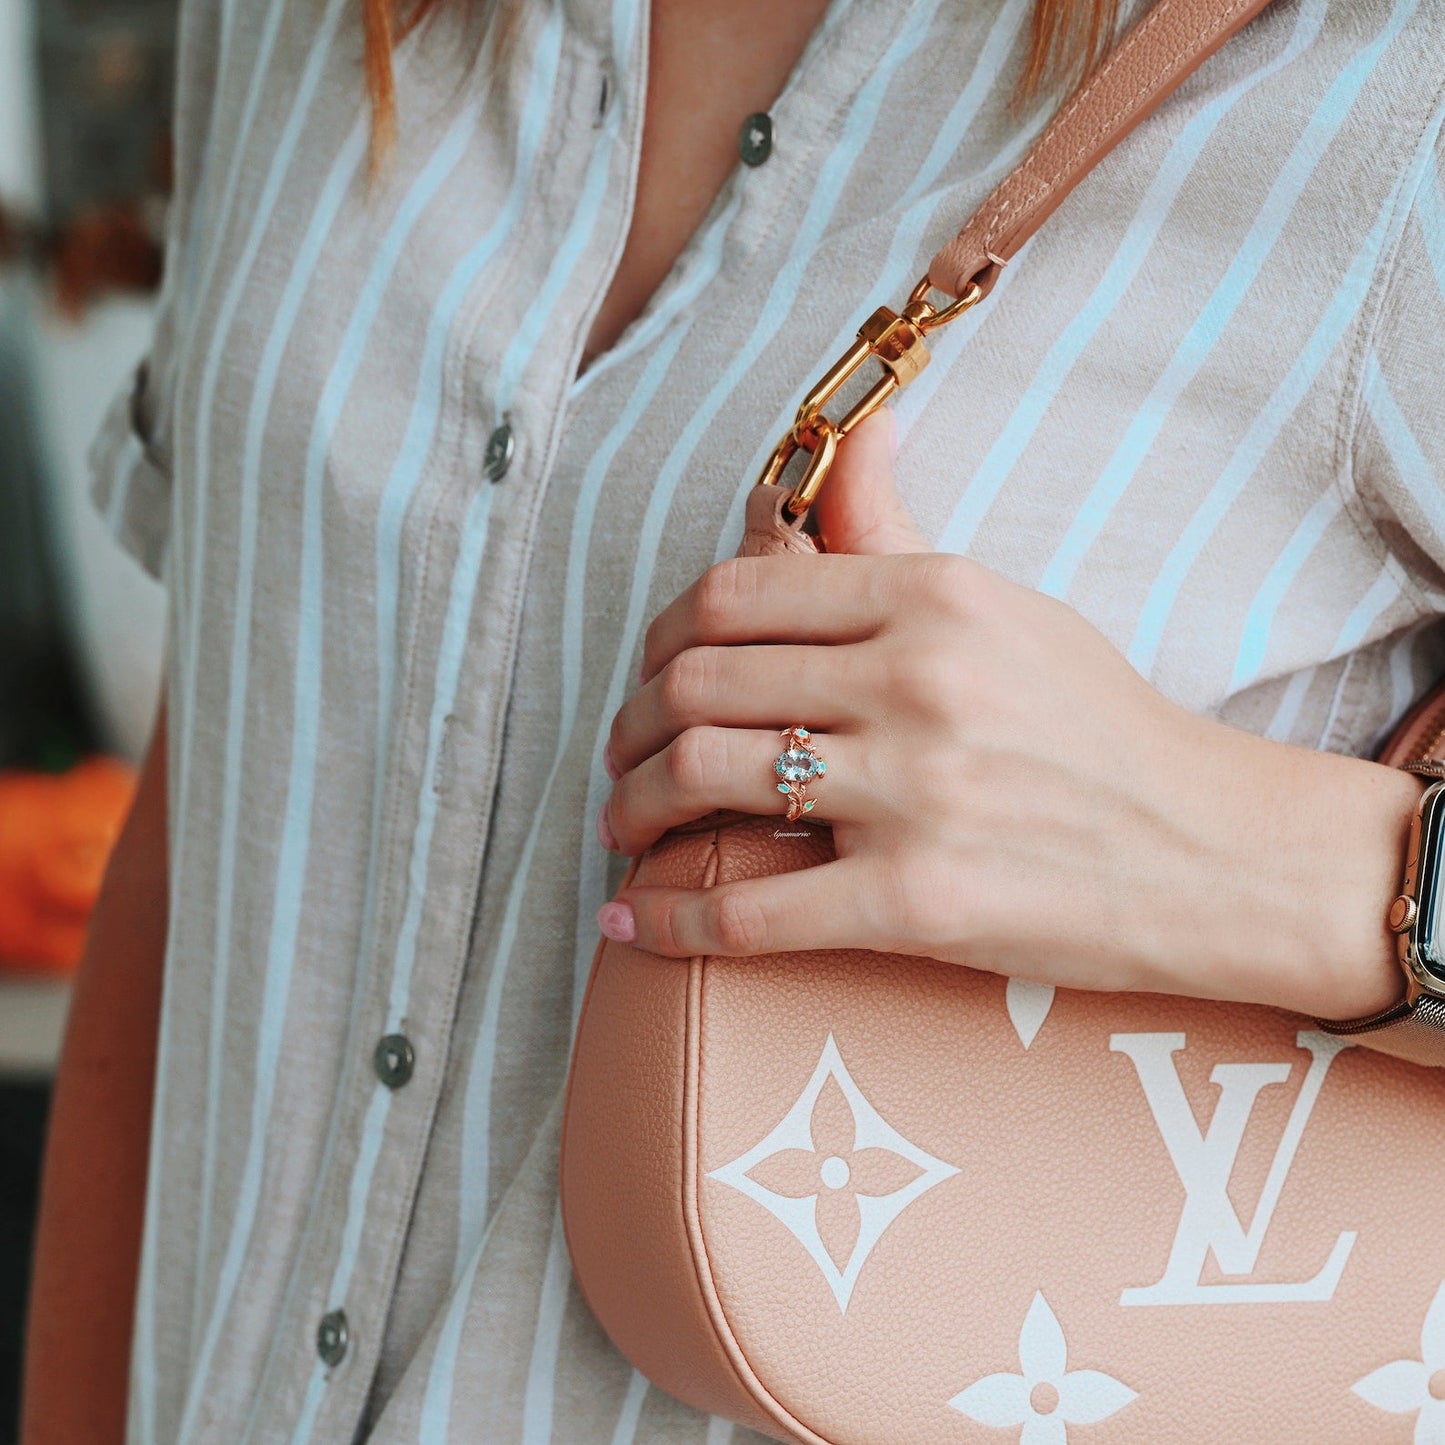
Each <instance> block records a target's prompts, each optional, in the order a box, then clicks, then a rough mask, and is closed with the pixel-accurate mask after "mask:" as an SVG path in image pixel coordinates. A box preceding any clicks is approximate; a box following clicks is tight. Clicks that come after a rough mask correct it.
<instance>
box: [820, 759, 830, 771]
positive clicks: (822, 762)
mask: <svg viewBox="0 0 1445 1445" xmlns="http://www.w3.org/2000/svg"><path fill="white" fill-rule="evenodd" d="M818 771H819V772H820V773H826V772H827V771H828V765H827V763H825V762H824V761H823V760H822V758H819V759H818Z"/></svg>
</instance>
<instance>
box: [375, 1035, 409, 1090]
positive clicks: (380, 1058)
mask: <svg viewBox="0 0 1445 1445" xmlns="http://www.w3.org/2000/svg"><path fill="white" fill-rule="evenodd" d="M371 1066H372V1068H374V1069H375V1070H376V1077H377V1078H378V1079H380V1080H381V1082H382V1083H383V1084H385V1085H386V1087H387V1088H388V1089H399V1088H401V1086H402V1085H403V1084H405V1083H407V1082H408V1081H409V1080H410V1079H411V1072H412V1069H413V1068H414V1067H415V1066H416V1050H415V1049H413V1048H412V1046H411V1040H410V1039H409V1038H407V1036H406V1035H405V1034H387V1035H386V1037H385V1038H383V1039H381V1040H380V1041H379V1042H378V1044H377V1046H376V1052H375V1053H374V1054H372V1056H371Z"/></svg>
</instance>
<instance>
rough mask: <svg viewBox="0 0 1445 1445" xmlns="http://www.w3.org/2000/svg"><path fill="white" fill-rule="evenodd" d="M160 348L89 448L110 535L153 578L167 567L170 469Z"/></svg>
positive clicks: (133, 377)
mask: <svg viewBox="0 0 1445 1445" xmlns="http://www.w3.org/2000/svg"><path fill="white" fill-rule="evenodd" d="M155 358H156V348H155V346H154V345H153V346H152V350H151V355H150V356H149V357H147V359H146V360H144V361H142V362H141V363H140V365H139V366H137V367H136V368H135V369H134V371H132V372H131V374H130V375H129V377H128V378H127V379H126V382H125V385H124V386H123V387H122V388H121V389H120V391H119V392H118V393H117V394H116V396H115V398H114V399H113V400H112V401H111V404H110V408H109V410H108V411H107V412H106V415H105V420H104V421H102V423H101V425H100V430H99V431H98V432H97V433H96V435H95V439H94V440H93V441H92V443H91V447H90V473H91V486H90V496H91V501H92V502H93V503H94V505H95V508H96V510H97V511H98V512H99V513H100V516H101V518H102V519H103V520H104V522H105V525H106V530H107V531H109V532H110V534H111V536H113V537H114V538H115V539H116V541H117V542H118V543H119V544H120V545H121V546H122V547H123V548H124V549H125V550H126V551H127V552H129V553H130V554H131V556H132V557H134V558H135V559H136V561H138V562H139V563H140V564H141V566H142V567H144V568H145V570H146V571H147V572H149V573H150V574H151V576H152V577H156V578H159V577H160V576H161V575H162V572H163V570H164V565H165V552H166V543H167V541H168V539H169V535H170V509H171V468H170V464H169V460H168V458H167V456H166V454H165V453H164V451H163V450H162V449H161V445H160V439H159V437H158V435H157V431H158V428H157V419H158V397H157V387H156V386H155V385H154V383H153V381H152V375H153V372H154V369H155Z"/></svg>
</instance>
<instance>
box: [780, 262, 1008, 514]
mask: <svg viewBox="0 0 1445 1445" xmlns="http://www.w3.org/2000/svg"><path fill="white" fill-rule="evenodd" d="M931 289H932V287H931V283H930V282H929V280H928V277H927V276H925V277H924V278H923V279H922V280H921V281H920V282H919V283H918V285H916V286H915V287H914V288H913V292H912V294H911V295H910V296H909V298H908V304H907V305H906V306H904V308H903V311H902V314H899V313H898V312H895V311H891V310H889V308H888V307H886V306H880V307H879V308H878V310H877V311H875V312H874V313H873V314H872V315H871V316H870V317H869V318H868V319H867V320H866V321H865V322H864V323H863V324H862V326H860V327H859V328H858V339H857V340H856V341H855V342H854V343H853V345H852V346H850V347H849V348H848V350H847V351H845V352H844V353H843V355H842V356H840V357H839V358H838V360H837V361H836V362H834V364H833V365H832V366H831V367H830V368H829V369H828V371H827V372H826V373H825V374H824V376H823V377H822V379H821V380H819V382H818V383H817V385H816V386H814V387H813V388H812V390H811V391H809V392H808V394H807V395H806V396H805V397H804V398H803V400H802V403H801V404H800V405H799V407H798V412H797V415H796V416H795V417H794V418H793V424H792V426H791V427H789V428H788V431H787V433H786V434H785V435H784V437H783V439H782V440H781V441H780V442H779V443H778V444H777V446H776V447H774V448H773V454H772V456H770V457H769V458H768V462H767V465H766V466H765V467H764V468H763V471H762V475H761V476H759V478H758V483H757V484H758V485H759V486H760V487H775V486H777V485H778V484H779V482H780V481H781V479H782V475H783V472H784V471H785V470H786V469H787V466H788V463H789V462H790V461H792V459H793V458H794V457H795V456H796V455H797V454H798V452H800V451H804V452H807V453H808V454H809V455H808V463H807V466H806V467H805V468H804V469H803V475H802V476H801V477H800V478H799V479H798V484H797V485H796V486H795V487H794V488H793V491H792V495H791V496H790V497H789V498H788V502H787V506H788V510H789V511H790V512H791V513H792V514H793V516H795V517H801V516H803V514H804V513H806V512H807V510H808V508H809V507H811V506H812V505H813V501H814V499H815V498H816V497H817V495H818V492H819V490H820V489H821V488H822V485H823V482H824V481H825V479H826V478H827V476H828V472H829V470H830V469H831V468H832V465H833V459H834V457H835V456H836V455H837V451H838V443H839V442H840V441H841V440H842V439H843V438H844V437H845V436H847V435H848V433H849V432H850V431H852V430H853V428H854V427H855V426H857V425H858V423H859V422H861V421H863V420H864V419H865V418H867V417H870V416H872V415H873V413H874V412H875V411H877V410H878V408H879V407H880V406H882V405H883V403H884V402H885V401H887V400H888V398H889V397H890V396H892V395H893V393H894V392H895V391H901V390H902V389H903V388H904V387H905V386H907V385H908V383H909V382H911V381H912V380H913V379H914V377H916V376H917V375H918V374H919V372H921V371H922V370H923V368H924V367H925V366H927V365H928V362H929V360H930V355H929V350H928V344H927V342H926V341H925V340H924V338H925V337H926V336H927V334H928V333H929V332H930V331H933V330H935V329H936V328H938V327H940V326H946V325H947V324H948V323H949V322H950V321H952V320H954V318H955V317H958V316H961V315H962V314H963V313H964V312H965V311H967V310H968V309H969V307H970V306H973V305H975V304H976V303H977V302H978V301H980V300H981V299H982V297H983V291H982V289H981V288H980V287H979V286H978V284H977V283H976V282H970V283H969V284H968V286H967V287H966V288H965V290H964V293H963V295H962V296H960V297H959V298H958V299H957V300H956V301H953V302H951V303H950V304H949V305H947V306H945V307H943V309H942V310H940V309H939V308H938V307H936V306H934V304H933V303H932V302H931V301H929V300H928V293H929V291H930V290H931ZM870 357H871V358H873V359H875V360H877V361H878V362H879V363H880V364H881V366H882V368H883V374H882V376H880V377H879V378H878V380H877V381H875V382H874V383H873V385H872V386H871V387H869V388H868V390H867V391H866V392H865V393H864V394H863V396H862V398H861V399H860V400H859V401H857V402H856V403H855V404H854V405H853V407H852V408H851V409H850V410H849V411H848V413H847V414H846V415H845V416H844V417H843V419H842V421H839V422H833V421H830V420H829V419H828V418H827V417H826V416H824V415H823V408H824V407H825V406H827V404H828V403H829V402H830V401H832V399H833V398H834V397H835V396H836V395H837V394H838V392H839V391H840V390H841V389H842V388H843V386H844V385H845V384H846V383H847V381H848V380H849V378H851V377H852V376H853V375H854V373H855V372H857V371H858V369H859V368H860V367H861V366H863V364H864V363H865V362H867V361H868V360H869V358H870Z"/></svg>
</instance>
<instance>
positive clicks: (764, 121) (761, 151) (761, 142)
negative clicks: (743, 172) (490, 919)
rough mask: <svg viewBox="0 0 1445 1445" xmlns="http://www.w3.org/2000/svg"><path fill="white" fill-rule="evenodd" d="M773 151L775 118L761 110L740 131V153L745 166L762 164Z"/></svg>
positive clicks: (744, 123)
mask: <svg viewBox="0 0 1445 1445" xmlns="http://www.w3.org/2000/svg"><path fill="white" fill-rule="evenodd" d="M772 153H773V118H772V116H770V115H769V114H768V113H767V111H765V110H760V111H758V112H757V113H756V114H755V115H750V116H749V117H748V118H747V119H746V120H745V121H744V122H743V128H742V129H741V130H740V131H739V132H738V154H739V155H740V156H741V157H742V158H743V164H744V165H745V166H760V165H762V163H763V162H764V161H765V160H767V158H768V157H769V156H770V155H772Z"/></svg>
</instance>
